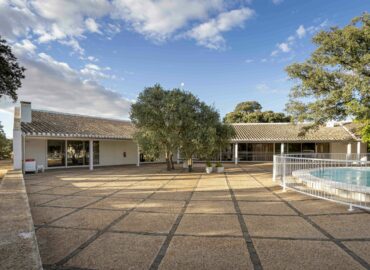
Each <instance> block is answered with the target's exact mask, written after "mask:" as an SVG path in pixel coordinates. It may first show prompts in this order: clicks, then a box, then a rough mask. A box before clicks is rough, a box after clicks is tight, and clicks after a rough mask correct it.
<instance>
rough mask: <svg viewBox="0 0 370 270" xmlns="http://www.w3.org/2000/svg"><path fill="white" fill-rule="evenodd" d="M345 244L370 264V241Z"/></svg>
mask: <svg viewBox="0 0 370 270" xmlns="http://www.w3.org/2000/svg"><path fill="white" fill-rule="evenodd" d="M343 244H344V245H346V246H347V247H348V248H349V249H350V250H352V251H353V252H355V253H356V254H357V255H359V256H360V257H361V258H362V259H364V260H365V261H367V263H369V264H370V241H346V242H343Z"/></svg>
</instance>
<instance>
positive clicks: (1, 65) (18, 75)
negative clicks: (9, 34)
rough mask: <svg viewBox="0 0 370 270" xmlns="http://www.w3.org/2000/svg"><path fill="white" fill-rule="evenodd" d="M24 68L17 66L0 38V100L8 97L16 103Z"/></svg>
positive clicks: (13, 57)
mask: <svg viewBox="0 0 370 270" xmlns="http://www.w3.org/2000/svg"><path fill="white" fill-rule="evenodd" d="M24 71H25V68H24V67H21V66H19V64H18V62H17V58H16V57H15V56H14V55H13V53H12V50H11V48H10V46H9V45H7V43H6V40H5V39H2V38H1V36H0V98H1V97H2V96H9V97H11V98H12V99H13V101H17V98H18V95H17V92H16V91H17V89H18V88H20V87H21V86H22V82H21V79H24Z"/></svg>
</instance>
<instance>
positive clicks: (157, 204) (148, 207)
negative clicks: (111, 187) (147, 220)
mask: <svg viewBox="0 0 370 270" xmlns="http://www.w3.org/2000/svg"><path fill="white" fill-rule="evenodd" d="M184 205H185V202H184V201H169V200H152V199H148V200H146V201H145V202H143V203H142V204H140V205H139V206H138V207H137V208H136V210H137V211H144V212H145V211H146V212H158V213H174V214H178V213H180V211H181V209H182V208H183V206H184Z"/></svg>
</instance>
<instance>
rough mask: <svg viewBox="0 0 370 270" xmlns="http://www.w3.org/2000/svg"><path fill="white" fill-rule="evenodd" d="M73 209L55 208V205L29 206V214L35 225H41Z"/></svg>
mask: <svg viewBox="0 0 370 270" xmlns="http://www.w3.org/2000/svg"><path fill="white" fill-rule="evenodd" d="M73 210H74V209H71V208H60V207H58V208H56V207H41V206H40V207H37V206H34V207H31V214H32V219H33V223H34V224H35V225H42V224H45V223H49V222H51V221H53V220H54V219H57V218H59V217H61V216H64V215H66V214H68V213H71V212H72V211H73Z"/></svg>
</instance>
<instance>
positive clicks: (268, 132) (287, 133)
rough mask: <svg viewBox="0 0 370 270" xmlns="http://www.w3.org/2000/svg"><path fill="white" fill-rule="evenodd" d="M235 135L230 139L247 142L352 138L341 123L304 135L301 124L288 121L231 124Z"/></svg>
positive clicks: (342, 139) (318, 140)
mask: <svg viewBox="0 0 370 270" xmlns="http://www.w3.org/2000/svg"><path fill="white" fill-rule="evenodd" d="M232 126H233V127H234V128H235V132H236V136H235V137H234V138H233V140H232V141H249V142H261V141H263V142H295V141H297V142H299V141H312V142H314V141H315V142H320V141H321V142H330V141H350V140H353V137H352V136H351V134H350V133H349V132H348V131H346V130H345V129H344V128H343V127H342V126H341V125H335V126H334V127H320V128H319V129H317V130H310V131H308V132H307V133H306V134H305V135H304V136H300V131H301V128H302V127H303V126H304V125H303V124H297V125H293V124H290V123H247V124H232Z"/></svg>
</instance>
